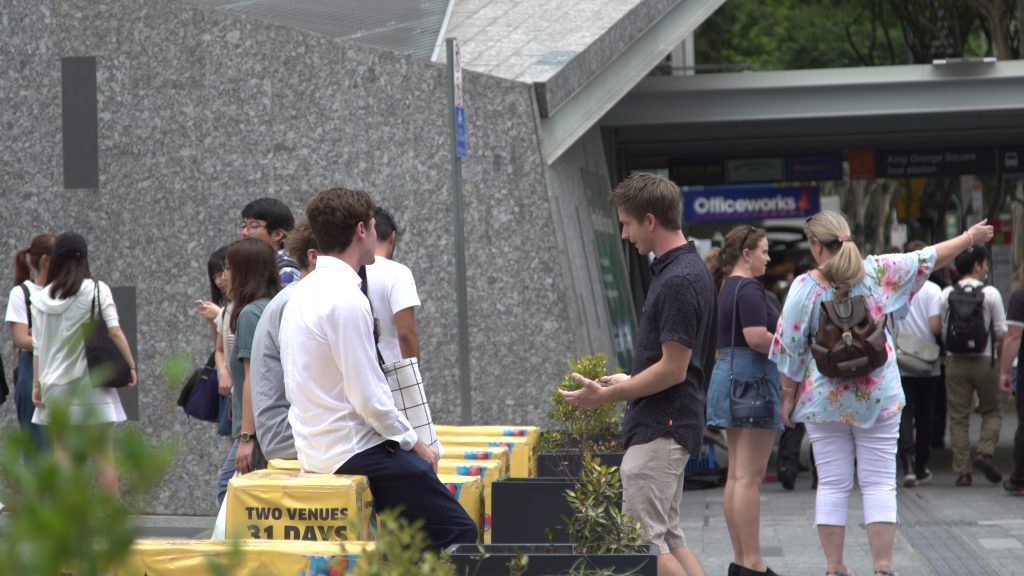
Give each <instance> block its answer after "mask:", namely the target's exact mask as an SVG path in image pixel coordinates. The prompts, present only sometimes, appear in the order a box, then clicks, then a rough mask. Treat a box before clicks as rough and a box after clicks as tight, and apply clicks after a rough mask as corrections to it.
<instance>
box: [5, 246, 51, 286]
mask: <svg viewBox="0 0 1024 576" xmlns="http://www.w3.org/2000/svg"><path fill="white" fill-rule="evenodd" d="M56 241H57V237H56V236H54V235H53V234H39V235H38V236H36V237H35V238H33V239H32V242H31V244H29V247H28V248H22V249H21V250H18V253H17V255H16V256H15V257H14V285H15V286H17V285H18V284H21V283H22V282H24V281H26V280H29V279H31V278H32V277H33V276H34V275H33V274H32V271H33V270H34V271H35V272H36V274H38V273H39V266H40V264H41V262H42V259H43V256H52V255H53V244H54V243H55V242H56Z"/></svg>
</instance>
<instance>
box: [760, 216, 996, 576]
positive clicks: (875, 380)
mask: <svg viewBox="0 0 1024 576" xmlns="http://www.w3.org/2000/svg"><path fill="white" fill-rule="evenodd" d="M804 233H805V234H806V235H807V239H808V242H809V249H810V252H811V256H812V257H813V258H814V261H815V262H816V264H817V268H815V269H814V270H812V271H810V272H808V273H806V274H803V275H801V276H799V277H798V278H796V279H795V280H794V281H793V286H792V288H791V289H790V292H789V296H788V297H787V298H786V304H785V305H784V306H783V309H782V316H781V318H780V319H779V325H778V328H777V329H776V331H775V338H774V339H773V340H772V348H771V351H770V352H769V358H771V359H772V360H774V361H775V363H776V364H777V365H778V367H779V373H780V379H781V381H782V402H783V404H782V420H783V423H784V424H785V425H786V426H792V425H793V423H794V422H804V423H805V425H806V427H807V433H808V435H809V436H810V439H811V445H812V446H813V448H814V456H815V460H816V463H817V466H818V476H819V481H818V490H817V498H816V502H815V524H816V525H817V526H818V538H819V540H820V541H821V547H822V549H823V551H824V553H825V561H826V563H827V568H826V570H827V574H829V575H832V576H839V575H845V574H847V573H848V570H847V568H846V563H845V562H844V560H843V547H844V539H845V534H846V523H847V513H848V499H849V494H850V491H851V490H852V488H853V478H854V467H856V475H857V479H858V481H859V484H860V490H861V494H862V497H863V501H864V504H863V505H864V524H865V526H866V530H867V534H868V542H869V544H870V547H871V559H872V563H873V565H874V570H875V574H876V575H879V576H889V575H891V574H893V572H892V554H893V544H894V540H895V537H896V520H897V512H896V448H897V439H898V437H899V424H900V411H901V410H902V409H903V406H904V401H905V398H904V394H903V388H902V386H901V385H900V375H899V370H898V368H897V365H896V355H895V353H894V349H893V344H892V341H891V336H890V334H889V331H888V330H887V329H886V328H885V320H886V316H887V315H889V314H894V315H895V317H896V318H902V317H905V316H906V314H907V312H908V307H909V304H910V301H911V298H912V297H913V296H914V294H916V293H917V292H918V291H919V290H920V289H921V286H922V285H923V284H924V282H925V280H926V279H927V278H928V274H929V273H930V272H931V271H932V269H933V268H935V267H936V266H945V265H947V264H949V263H950V262H951V261H952V260H953V258H954V257H955V256H956V255H957V254H959V253H961V252H963V251H965V250H968V249H970V248H972V247H974V246H980V245H981V244H982V243H985V242H988V241H989V240H991V239H992V235H993V231H992V226H989V225H988V224H987V222H986V221H982V222H980V223H978V224H975V225H974V226H972V227H971V228H970V229H969V230H967V231H965V232H964V233H963V234H961V235H960V236H957V237H956V238H953V239H952V240H947V241H945V242H941V243H939V244H936V245H934V246H928V247H925V248H924V249H922V250H920V251H917V252H910V253H907V254H886V255H882V256H867V257H862V256H861V254H860V250H859V249H858V248H857V245H856V244H855V243H854V241H853V238H852V237H851V235H850V227H849V224H848V223H847V222H846V219H845V218H844V217H843V216H842V215H841V214H839V213H836V212H830V211H826V212H820V213H818V214H816V215H814V216H812V217H810V218H808V219H807V223H806V224H805V226H804ZM847 321H852V322H856V324H855V325H853V326H851V325H849V324H846V323H845V322H847Z"/></svg>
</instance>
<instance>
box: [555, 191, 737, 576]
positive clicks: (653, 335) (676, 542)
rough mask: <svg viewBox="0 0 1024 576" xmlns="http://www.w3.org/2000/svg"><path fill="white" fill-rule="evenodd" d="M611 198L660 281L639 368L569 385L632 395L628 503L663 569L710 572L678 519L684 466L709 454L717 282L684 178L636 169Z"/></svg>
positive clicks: (589, 398) (583, 391)
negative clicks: (684, 192)
mask: <svg viewBox="0 0 1024 576" xmlns="http://www.w3.org/2000/svg"><path fill="white" fill-rule="evenodd" d="M612 206H613V207H614V208H615V211H616V212H617V214H618V219H619V222H620V223H621V224H622V239H623V240H628V241H629V242H630V243H631V244H633V246H634V247H636V249H637V251H638V252H639V253H640V254H641V255H646V254H649V253H652V252H653V253H654V256H655V259H654V262H653V263H652V264H651V273H652V275H653V277H652V279H651V286H650V289H649V290H648V292H647V299H646V300H645V302H644V308H643V313H642V314H641V316H640V324H639V326H638V329H637V336H636V349H635V351H634V358H635V359H636V360H635V363H634V366H633V373H632V375H629V376H627V375H625V374H615V375H613V376H605V377H603V378H601V381H600V382H595V381H593V380H588V379H587V378H584V377H583V376H581V375H579V374H573V377H574V378H575V379H576V380H577V381H579V382H580V384H581V385H582V387H581V388H580V389H579V390H575V391H572V392H566V391H564V390H563V391H561V394H562V396H564V397H565V399H566V400H567V401H568V402H569V403H570V404H572V405H575V406H583V407H593V406H598V405H601V404H605V403H607V402H621V401H628V402H629V409H628V410H627V411H626V415H625V418H624V420H623V424H622V434H623V446H624V448H625V450H626V453H625V455H624V456H623V458H622V466H621V468H620V470H619V471H620V473H621V475H622V511H623V513H624V514H625V515H627V516H630V517H631V518H633V520H635V521H637V522H639V523H640V527H641V529H642V531H643V534H644V537H645V538H646V539H647V540H648V541H649V542H650V543H651V544H654V545H655V546H657V547H658V574H659V575H661V576H678V575H687V576H702V575H703V574H704V569H703V568H702V567H701V564H700V561H699V560H698V559H697V556H696V555H695V554H694V553H693V550H692V549H691V548H690V547H689V546H688V545H687V543H686V537H685V535H684V534H683V531H682V530H681V529H680V528H679V510H680V506H681V501H682V496H683V473H684V470H685V468H686V462H687V460H689V459H690V457H691V456H692V455H698V454H700V449H701V443H702V439H703V435H704V419H705V418H704V410H705V400H706V396H707V390H708V380H709V379H710V376H711V370H712V366H713V365H714V361H715V349H714V343H715V338H716V333H717V327H718V319H717V310H718V309H717V306H716V305H715V296H716V295H715V282H714V280H713V279H712V278H711V274H710V273H709V272H708V269H707V267H706V266H705V265H704V262H703V261H702V260H701V258H700V256H699V255H698V254H697V248H696V245H695V244H694V243H693V241H692V240H691V241H688V240H687V239H686V237H685V236H684V235H683V232H682V219H681V217H680V204H679V188H678V187H677V186H676V185H675V184H673V183H672V182H671V181H669V180H667V179H666V178H662V177H660V176H657V175H654V174H646V173H637V174H634V175H632V176H630V177H629V178H627V179H626V180H624V181H623V182H622V183H621V184H619V185H618V186H616V188H615V191H614V192H613V193H612Z"/></svg>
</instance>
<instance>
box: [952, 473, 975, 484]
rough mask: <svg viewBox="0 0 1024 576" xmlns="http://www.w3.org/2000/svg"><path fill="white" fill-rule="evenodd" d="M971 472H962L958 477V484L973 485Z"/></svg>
mask: <svg viewBox="0 0 1024 576" xmlns="http://www.w3.org/2000/svg"><path fill="white" fill-rule="evenodd" d="M971 482H972V480H971V473H970V472H961V473H960V477H959V478H957V479H956V485H957V486H970V485H971Z"/></svg>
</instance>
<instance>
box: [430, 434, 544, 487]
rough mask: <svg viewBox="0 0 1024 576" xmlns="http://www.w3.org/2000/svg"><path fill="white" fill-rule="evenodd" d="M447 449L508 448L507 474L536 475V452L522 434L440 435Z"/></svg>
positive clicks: (514, 475)
mask: <svg viewBox="0 0 1024 576" xmlns="http://www.w3.org/2000/svg"><path fill="white" fill-rule="evenodd" d="M440 438H441V443H442V444H443V445H444V448H445V451H446V453H447V450H450V449H451V450H462V449H463V448H465V447H467V446H468V447H471V448H472V447H474V446H476V447H480V448H496V447H499V446H504V447H505V448H508V475H509V476H511V477H512V478H533V477H535V476H537V454H535V453H534V450H533V448H534V444H531V443H530V440H529V438H526V437H523V436H519V437H516V436H500V437H499V436H440Z"/></svg>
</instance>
